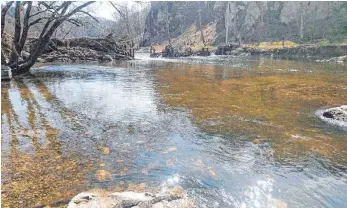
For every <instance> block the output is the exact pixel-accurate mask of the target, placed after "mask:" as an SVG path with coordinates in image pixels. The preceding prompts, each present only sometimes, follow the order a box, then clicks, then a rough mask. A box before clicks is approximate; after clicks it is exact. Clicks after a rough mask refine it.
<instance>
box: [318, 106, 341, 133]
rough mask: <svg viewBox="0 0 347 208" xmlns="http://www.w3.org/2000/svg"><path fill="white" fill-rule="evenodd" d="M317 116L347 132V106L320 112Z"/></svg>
mask: <svg viewBox="0 0 347 208" xmlns="http://www.w3.org/2000/svg"><path fill="white" fill-rule="evenodd" d="M316 115H317V116H318V117H319V118H321V119H322V120H323V121H325V122H327V123H330V124H333V125H337V126H340V127H342V128H344V129H346V130H347V105H342V106H340V107H336V108H329V109H326V110H318V111H317V112H316Z"/></svg>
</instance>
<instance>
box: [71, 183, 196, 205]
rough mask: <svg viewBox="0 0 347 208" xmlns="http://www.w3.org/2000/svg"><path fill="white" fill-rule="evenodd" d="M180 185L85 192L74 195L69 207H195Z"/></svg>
mask: <svg viewBox="0 0 347 208" xmlns="http://www.w3.org/2000/svg"><path fill="white" fill-rule="evenodd" d="M194 207H196V206H195V204H194V203H193V201H191V200H189V199H188V198H187V197H186V195H185V193H184V191H183V189H182V188H181V187H179V186H176V187H172V188H169V189H166V190H163V191H161V192H160V193H158V194H153V193H149V192H144V193H143V192H141V193H137V192H132V191H126V192H114V193H109V194H105V193H97V192H83V193H80V194H78V195H77V196H75V197H73V198H72V200H71V201H70V203H69V204H68V208H194Z"/></svg>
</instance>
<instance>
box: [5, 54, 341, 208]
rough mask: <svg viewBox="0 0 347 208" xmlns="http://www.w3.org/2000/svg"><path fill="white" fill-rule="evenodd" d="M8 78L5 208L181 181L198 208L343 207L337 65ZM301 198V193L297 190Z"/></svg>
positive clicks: (53, 70) (238, 64)
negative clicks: (332, 116)
mask: <svg viewBox="0 0 347 208" xmlns="http://www.w3.org/2000/svg"><path fill="white" fill-rule="evenodd" d="M34 72H35V74H37V75H40V76H39V77H25V78H23V79H21V80H13V81H11V82H9V83H5V82H4V83H2V88H1V102H2V106H1V116H2V120H1V121H2V125H1V129H2V137H1V139H2V147H1V148H2V149H1V151H2V169H1V171H2V202H1V203H2V206H3V207H35V206H41V205H51V206H64V204H65V205H66V201H68V200H70V199H71V198H72V197H73V196H74V195H75V194H77V193H79V192H81V191H85V190H89V189H94V188H98V189H106V190H109V191H121V190H135V191H144V190H150V189H156V188H158V187H161V186H166V185H168V184H177V185H180V186H182V187H183V188H184V189H185V191H186V192H187V194H188V196H189V197H190V198H192V199H194V200H195V201H196V203H197V204H198V206H199V207H242V206H245V205H246V206H247V207H269V206H272V205H273V204H277V205H281V206H282V207H284V206H285V205H287V206H288V207H302V206H304V205H305V204H306V205H312V206H315V207H343V206H344V204H345V203H346V198H347V174H346V173H347V172H346V165H347V161H346V160H347V153H346V151H345V150H346V149H347V145H346V144H347V143H346V139H347V133H346V131H345V130H343V129H340V128H337V127H334V126H331V125H329V124H326V123H324V122H322V121H320V120H319V118H317V117H316V116H315V114H314V112H315V110H317V109H321V108H325V107H331V106H338V105H342V104H346V100H347V69H346V66H344V65H341V64H336V63H313V62H302V61H289V60H274V59H259V58H247V59H239V58H232V57H227V56H222V57H208V58H188V59H175V60H169V61H168V60H160V59H154V60H147V59H142V60H137V61H131V62H128V63H125V62H123V63H120V64H115V65H103V66H101V65H92V64H78V65H52V66H42V67H40V68H38V69H35V70H34ZM299 193H300V194H299Z"/></svg>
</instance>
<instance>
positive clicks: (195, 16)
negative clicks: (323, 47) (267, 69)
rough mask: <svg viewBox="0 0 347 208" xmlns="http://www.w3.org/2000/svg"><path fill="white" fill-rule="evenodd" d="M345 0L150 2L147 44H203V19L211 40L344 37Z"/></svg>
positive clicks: (209, 41)
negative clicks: (325, 0)
mask: <svg viewBox="0 0 347 208" xmlns="http://www.w3.org/2000/svg"><path fill="white" fill-rule="evenodd" d="M341 4H343V5H344V3H341V2H151V9H150V12H149V14H148V16H147V19H146V25H145V31H144V41H143V42H142V45H143V46H148V45H151V44H154V43H159V44H161V43H164V42H165V41H166V42H168V40H169V39H171V42H172V43H173V44H174V45H185V44H188V45H196V44H203V42H202V39H201V35H200V34H201V31H200V23H201V27H202V28H203V35H204V39H205V43H206V44H207V45H209V44H213V45H217V44H221V43H224V42H225V41H226V35H228V38H227V41H228V42H234V41H237V42H238V41H240V42H243V43H254V42H264V41H279V40H282V39H286V40H291V41H294V42H299V43H300V42H318V41H322V40H325V39H328V40H331V41H341V40H343V39H344V38H345V37H346V34H347V33H346V31H345V28H344V27H343V25H344V22H345V20H346V17H345V15H343V14H344V13H345V10H346V8H345V7H342V6H341ZM344 6H345V5H344ZM200 11H201V13H200ZM346 12H347V11H346ZM200 14H201V15H200ZM226 28H228V33H226V30H227V29H226ZM341 28H342V31H341ZM341 34H342V36H341Z"/></svg>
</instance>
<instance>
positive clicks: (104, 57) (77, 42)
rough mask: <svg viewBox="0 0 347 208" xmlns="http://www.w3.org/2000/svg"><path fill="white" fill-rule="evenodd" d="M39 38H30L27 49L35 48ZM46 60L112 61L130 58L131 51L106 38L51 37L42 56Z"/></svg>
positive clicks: (30, 50) (29, 50)
mask: <svg viewBox="0 0 347 208" xmlns="http://www.w3.org/2000/svg"><path fill="white" fill-rule="evenodd" d="M37 41H38V40H37V39H30V40H29V41H28V44H27V45H26V50H27V51H28V52H29V53H31V52H32V50H34V47H35V45H36V42H37ZM40 57H41V58H42V59H43V61H44V62H54V61H63V62H70V61H78V60H84V61H112V60H130V59H132V57H131V56H130V54H129V52H128V51H127V50H126V49H125V48H124V47H123V46H122V45H120V44H118V43H116V42H114V41H112V40H108V39H106V38H89V37H81V38H72V39H65V40H60V39H56V38H54V39H51V40H50V42H49V44H47V46H46V48H45V49H44V50H43V53H42V55H41V56H40Z"/></svg>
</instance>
